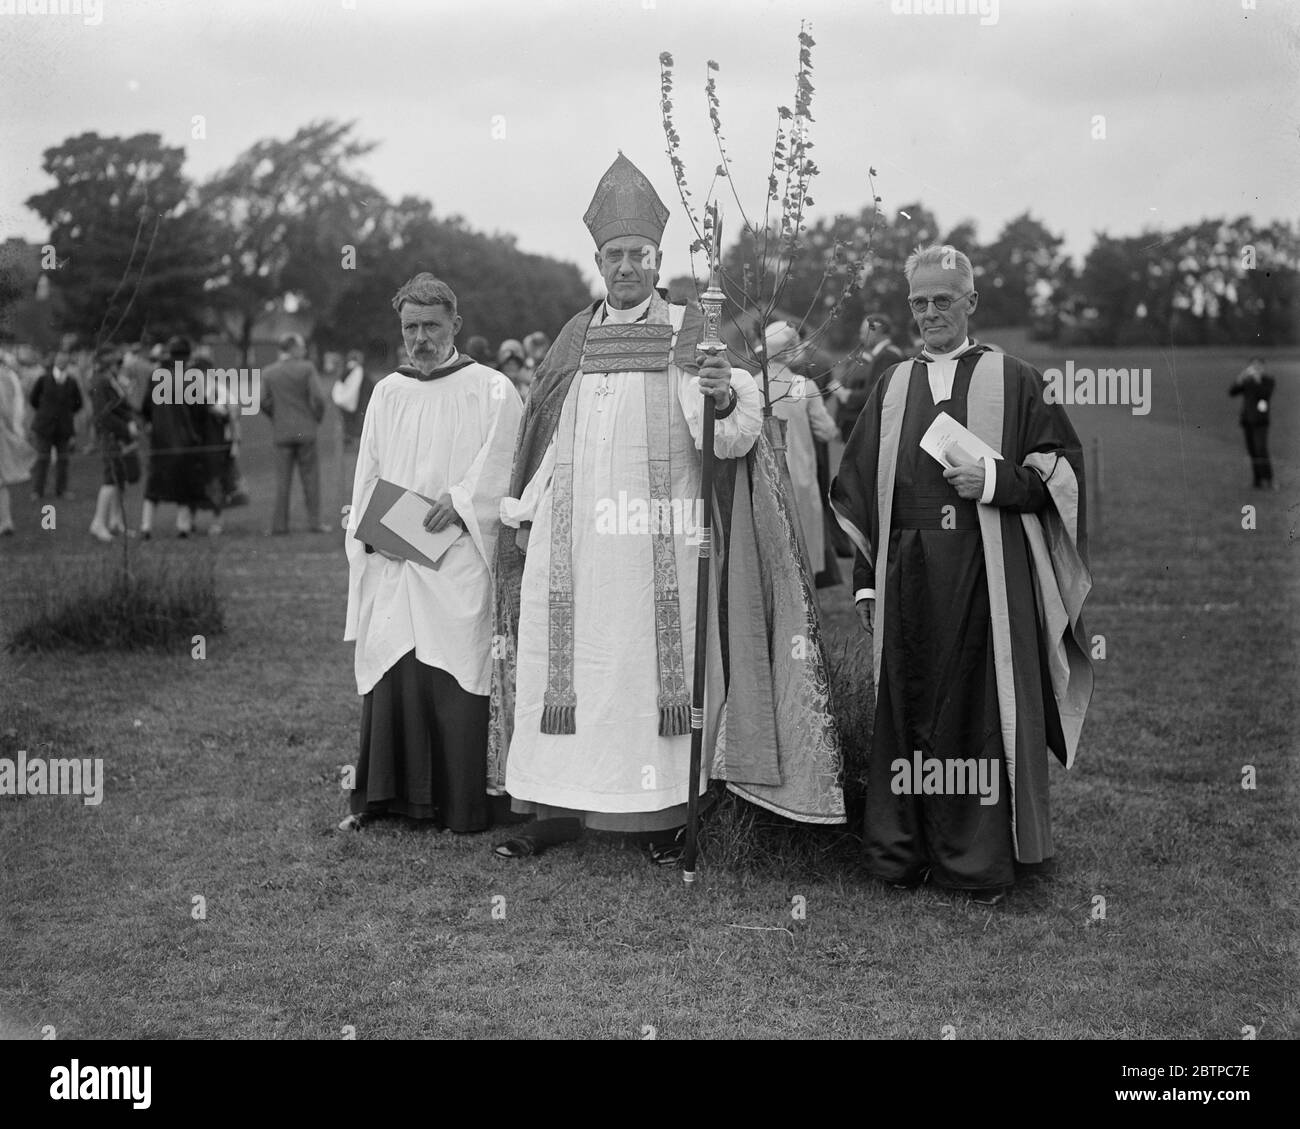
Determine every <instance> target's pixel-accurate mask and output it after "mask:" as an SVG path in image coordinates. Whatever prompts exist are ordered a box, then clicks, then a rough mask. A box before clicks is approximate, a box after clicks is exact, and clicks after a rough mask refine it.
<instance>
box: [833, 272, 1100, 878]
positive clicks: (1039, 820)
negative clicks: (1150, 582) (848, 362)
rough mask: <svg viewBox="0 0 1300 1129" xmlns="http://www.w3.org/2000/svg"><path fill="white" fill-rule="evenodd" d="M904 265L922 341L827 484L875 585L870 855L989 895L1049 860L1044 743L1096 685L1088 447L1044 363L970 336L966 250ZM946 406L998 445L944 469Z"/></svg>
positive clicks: (884, 873)
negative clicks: (1021, 869) (1090, 620)
mask: <svg viewBox="0 0 1300 1129" xmlns="http://www.w3.org/2000/svg"><path fill="white" fill-rule="evenodd" d="M905 274H906V276H907V279H908V283H909V285H910V288H911V290H910V297H909V300H910V302H911V306H912V310H913V312H914V316H915V318H916V324H917V326H918V328H919V329H920V331H921V335H922V340H923V342H924V346H925V348H924V350H923V351H922V353H921V354H920V355H919V356H918V357H917V358H915V359H914V360H911V361H904V362H902V363H900V364H897V365H895V366H893V368H891V369H890V370H889V371H888V372H887V373H886V374H885V375H884V377H883V378H882V379H881V380H880V381H879V382H878V384H877V385H876V387H875V389H874V390H873V391H872V393H871V396H870V398H869V399H868V401H867V404H866V406H865V408H864V409H863V411H862V414H861V416H860V417H859V420H858V422H857V424H856V426H855V427H854V429H853V432H852V434H851V436H850V438H849V442H848V445H847V447H846V448H845V452H844V458H843V460H842V462H841V464H840V472H839V475H838V477H837V478H836V480H835V482H834V483H833V484H832V487H831V504H832V506H833V507H834V509H835V511H836V514H837V516H838V517H839V519H840V522H841V525H842V526H843V527H844V529H845V531H846V532H847V533H848V534H849V535H850V536H851V537H852V539H853V541H854V543H855V545H856V546H857V548H858V550H859V552H860V553H861V554H862V556H863V557H864V558H865V560H866V562H867V566H868V570H867V571H868V577H869V579H870V585H869V586H865V587H862V588H860V589H859V590H858V591H857V592H856V593H855V598H856V602H857V609H858V614H859V617H860V618H861V620H862V622H863V625H864V627H865V628H866V629H867V630H868V631H870V632H871V633H872V657H873V674H874V678H875V683H876V690H877V703H876V715H875V716H876V720H875V729H874V733H873V736H872V743H871V753H870V756H869V760H868V773H867V810H866V829H865V840H866V841H865V858H866V865H867V869H868V870H869V871H870V872H871V873H872V874H874V875H876V876H877V877H879V878H881V879H884V880H886V881H888V882H890V883H893V884H895V885H900V886H911V885H915V884H918V883H920V882H922V881H925V880H926V878H927V877H928V878H929V880H930V881H933V882H935V883H936V884H938V885H940V886H943V887H947V888H951V889H957V890H962V891H966V892H967V893H969V894H970V895H971V896H972V897H974V898H976V899H978V900H980V901H988V902H993V901H997V900H1000V898H1001V897H1002V895H1003V893H1004V892H1005V889H1006V888H1007V887H1009V886H1010V885H1011V884H1012V883H1013V881H1014V879H1015V877H1016V864H1017V863H1021V864H1036V863H1042V862H1044V861H1045V860H1047V859H1049V858H1050V857H1051V856H1052V853H1053V844H1052V831H1051V820H1050V816H1049V811H1048V782H1047V762H1048V757H1047V753H1048V750H1049V749H1050V750H1051V751H1052V752H1053V753H1054V754H1055V755H1056V756H1057V758H1058V759H1060V760H1061V762H1062V763H1064V764H1065V765H1066V766H1067V767H1068V766H1069V765H1070V763H1071V762H1072V760H1073V757H1074V753H1075V750H1076V748H1077V743H1078V738H1079V732H1080V730H1081V728H1082V725H1083V718H1084V713H1085V711H1086V708H1087V704H1088V700H1089V698H1090V696H1091V692H1092V671H1091V668H1090V666H1089V663H1088V658H1087V650H1086V647H1085V645H1084V634H1083V625H1082V622H1081V620H1080V612H1081V608H1082V605H1083V601H1084V598H1085V597H1086V595H1087V593H1088V589H1089V588H1090V586H1091V579H1090V577H1089V574H1088V568H1087V558H1086V552H1087V548H1086V522H1085V518H1084V513H1085V495H1084V480H1083V459H1082V452H1081V450H1080V446H1079V440H1078V437H1077V436H1076V435H1075V432H1074V428H1073V427H1072V426H1071V424H1070V421H1069V420H1068V419H1067V418H1066V415H1065V412H1064V410H1063V409H1062V408H1061V407H1060V406H1059V405H1050V404H1047V403H1045V401H1044V398H1043V392H1042V377H1041V376H1040V374H1039V373H1038V372H1037V371H1036V370H1034V369H1033V368H1031V367H1030V366H1029V365H1027V364H1025V363H1024V362H1023V361H1019V360H1017V359H1016V358H1014V357H1009V356H1005V355H1003V354H1001V353H997V352H993V351H991V350H989V349H988V348H987V347H986V346H982V345H979V344H977V343H976V342H975V341H973V340H972V339H971V338H969V337H968V335H967V322H968V319H969V316H970V314H971V313H972V312H973V311H974V310H975V306H976V303H977V301H978V295H977V293H976V291H975V288H974V283H973V274H972V271H971V266H970V261H969V260H968V259H967V258H966V256H965V255H963V254H962V253H960V252H959V251H956V250H955V249H953V248H951V247H947V246H945V247H931V248H927V249H925V250H923V251H918V252H917V253H916V254H914V255H912V256H911V257H910V258H909V259H908V260H907V264H906V266H905ZM940 413H946V414H947V415H948V416H950V417H952V418H953V419H954V420H956V422H957V423H959V424H962V425H964V426H965V427H966V428H968V429H969V430H970V431H971V432H973V433H974V434H975V436H976V437H978V439H980V440H983V442H984V443H986V444H988V446H989V447H990V448H992V450H993V451H995V452H997V453H998V456H999V457H997V458H994V457H992V456H988V455H985V456H983V457H976V456H975V455H974V454H973V453H971V451H970V450H969V448H970V447H971V446H974V444H973V443H972V442H971V441H969V440H968V441H967V447H966V448H962V449H961V450H960V451H959V452H957V453H955V454H953V455H951V456H950V457H949V460H948V463H947V465H946V466H941V465H940V464H939V462H938V461H936V460H935V459H934V458H932V457H931V456H930V455H929V454H927V453H926V452H925V451H923V450H922V449H921V447H920V441H921V438H922V436H923V435H924V434H925V433H926V430H927V428H928V427H929V426H930V425H931V423H932V422H934V420H935V418H936V417H937V416H938V415H939V414H940Z"/></svg>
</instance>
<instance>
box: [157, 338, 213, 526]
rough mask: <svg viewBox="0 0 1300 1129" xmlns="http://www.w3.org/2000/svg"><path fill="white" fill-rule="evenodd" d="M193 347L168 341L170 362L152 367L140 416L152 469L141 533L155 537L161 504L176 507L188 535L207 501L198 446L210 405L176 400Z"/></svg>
mask: <svg viewBox="0 0 1300 1129" xmlns="http://www.w3.org/2000/svg"><path fill="white" fill-rule="evenodd" d="M193 351H194V346H193V345H192V344H191V342H190V339H189V338H188V337H173V338H171V340H169V341H168V342H167V364H160V365H159V366H158V367H157V368H155V369H154V371H153V373H152V375H151V377H150V382H149V387H148V389H147V390H146V392H145V395H144V398H143V399H142V400H141V402H140V415H141V416H142V417H143V419H144V423H145V425H146V426H147V428H148V431H149V473H148V475H147V477H146V478H145V486H144V505H143V506H141V508H140V536H141V537H143V538H144V539H145V540H146V541H147V540H148V539H149V538H151V537H152V536H153V519H154V513H155V511H156V510H157V507H158V505H159V503H162V502H169V503H172V504H174V505H175V506H176V535H177V536H178V537H181V538H186V537H188V536H189V535H190V533H191V532H192V531H193V529H194V513H195V511H196V510H197V509H198V508H199V507H200V506H203V505H205V504H206V502H207V498H208V495H207V484H206V474H207V467H206V465H205V464H204V462H203V452H202V451H200V450H198V448H199V446H200V444H201V442H202V436H203V434H204V431H205V428H206V420H205V418H204V417H205V416H206V414H207V410H208V409H207V407H206V406H205V405H203V404H186V403H184V402H183V399H182V402H180V403H176V400H177V399H178V397H177V395H176V381H175V371H176V366H177V365H178V364H179V365H180V368H181V373H182V376H183V375H184V372H185V369H186V368H187V367H189V361H190V355H191V354H192V353H193Z"/></svg>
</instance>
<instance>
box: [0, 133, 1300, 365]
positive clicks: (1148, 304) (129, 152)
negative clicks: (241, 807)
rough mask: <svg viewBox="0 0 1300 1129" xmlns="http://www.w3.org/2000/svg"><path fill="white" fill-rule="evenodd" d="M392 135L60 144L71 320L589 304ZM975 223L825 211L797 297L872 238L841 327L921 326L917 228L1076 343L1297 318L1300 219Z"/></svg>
mask: <svg viewBox="0 0 1300 1129" xmlns="http://www.w3.org/2000/svg"><path fill="white" fill-rule="evenodd" d="M374 148H375V143H374V142H370V141H366V140H363V139H361V138H358V137H357V136H355V134H354V124H353V123H343V122H337V121H331V120H326V121H318V122H312V123H310V124H308V125H306V126H304V127H302V128H301V129H299V130H298V132H297V133H296V134H295V135H294V136H293V137H291V138H289V139H288V140H277V139H266V140H262V141H258V142H257V143H256V144H254V145H252V146H251V147H250V148H249V149H247V150H246V151H245V152H244V153H242V154H240V156H238V157H237V158H236V159H235V161H234V162H233V163H232V164H231V165H230V167H229V168H227V169H224V170H222V171H220V172H218V173H217V174H215V175H214V176H212V177H211V178H209V179H208V180H207V181H205V182H203V183H195V182H194V181H192V180H191V179H190V178H189V177H187V176H186V174H185V172H184V167H183V166H184V161H185V152H184V150H183V149H182V148H180V147H178V146H169V145H164V144H163V143H162V140H161V137H160V136H159V135H158V134H155V133H142V134H137V135H136V136H134V137H101V136H99V135H98V134H97V133H93V132H89V133H83V134H81V135H80V136H77V137H70V138H68V139H67V140H65V141H63V142H62V143H61V144H59V145H56V146H53V147H52V148H50V149H47V150H46V151H45V153H44V160H43V165H42V167H43V169H44V171H45V172H46V173H47V174H49V175H50V176H51V177H52V178H53V180H54V186H53V187H52V188H50V189H48V190H47V191H45V192H42V193H38V194H37V195H34V196H32V197H30V198H29V199H28V200H27V202H26V203H27V206H28V207H30V208H32V209H33V210H34V211H35V212H36V213H37V214H38V215H39V216H40V217H41V219H42V220H43V221H44V222H45V223H46V224H47V225H48V227H49V232H50V234H49V239H48V244H47V247H48V248H50V252H51V253H50V258H51V260H52V261H51V262H48V263H43V269H45V271H46V274H47V277H50V278H53V279H54V280H55V283H56V291H57V293H55V294H54V298H55V299H57V300H56V301H53V302H52V303H51V307H50V308H51V316H52V317H53V319H54V320H55V322H56V323H57V324H56V326H55V328H57V329H58V330H60V331H61V332H65V333H70V334H74V335H76V336H77V337H78V338H80V339H81V340H82V341H83V342H84V343H87V344H97V343H100V342H104V341H112V342H124V341H135V340H140V339H142V338H145V337H150V338H153V339H156V340H157V339H162V338H164V337H166V336H168V335H170V334H172V333H189V334H196V335H197V334H203V333H212V332H219V333H221V334H222V335H223V336H224V337H225V338H226V339H228V340H229V341H230V342H231V343H232V344H234V345H235V346H236V347H237V348H238V349H239V350H240V351H241V353H242V355H243V356H244V358H245V363H247V357H248V354H249V350H250V347H251V344H252V338H253V331H254V326H255V325H256V324H257V322H258V321H259V320H260V319H261V318H262V317H263V316H265V315H266V314H267V313H269V312H271V311H272V310H274V309H275V308H277V305H278V304H279V303H280V302H281V301H282V300H283V299H284V297H285V296H286V295H292V296H293V299H294V301H296V303H297V305H298V307H299V309H300V310H302V312H303V313H305V314H306V315H307V317H308V319H309V320H310V322H311V323H312V324H313V325H314V330H313V334H312V343H313V344H314V345H315V346H317V347H319V348H320V349H323V350H324V349H346V348H361V349H363V350H365V351H366V352H367V353H368V354H369V355H370V356H371V357H372V358H373V359H374V360H376V361H379V360H384V361H391V360H392V359H393V358H394V356H395V353H394V346H395V343H396V334H395V332H390V329H391V327H392V326H393V321H392V317H391V310H390V307H389V299H390V298H391V295H392V294H393V293H394V291H396V289H397V288H398V287H399V286H400V285H401V283H402V282H404V281H405V280H406V279H407V278H409V277H410V276H411V275H412V274H414V273H415V272H416V271H418V270H433V271H434V272H435V273H437V274H438V275H439V276H440V277H442V278H444V279H445V280H446V281H447V282H448V283H449V284H450V285H451V286H452V288H453V289H454V290H455V291H456V293H457V295H458V296H459V297H460V298H461V301H462V306H461V311H460V312H461V314H462V316H463V317H464V319H465V328H464V335H465V337H468V336H470V335H473V334H481V335H483V336H484V337H486V338H488V340H489V341H492V342H498V341H500V340H502V339H503V338H507V337H519V336H521V335H522V334H524V333H527V332H529V331H531V330H534V329H541V330H543V331H544V332H546V333H547V334H548V335H550V336H552V337H553V336H554V335H555V333H556V331H557V330H558V329H559V328H560V327H561V326H562V325H563V324H564V322H565V320H566V319H567V318H568V317H570V316H571V315H572V314H573V312H574V311H575V310H576V309H578V308H579V307H580V306H582V305H583V303H585V302H586V301H588V300H589V297H590V295H589V290H588V287H587V284H586V282H585V281H584V279H583V276H582V273H581V272H580V270H579V269H578V268H577V267H576V266H575V265H573V264H571V263H564V262H559V261H557V260H555V259H551V258H548V257H546V256H541V255H532V254H526V253H525V252H523V251H521V250H520V249H519V248H518V246H517V245H516V241H515V239H514V237H513V236H511V235H503V234H491V235H489V234H485V233H483V232H479V231H475V230H474V229H473V228H471V227H470V226H469V225H468V224H467V223H466V222H465V220H464V219H463V218H462V217H460V216H449V217H439V216H437V215H436V214H435V212H434V206H433V204H432V203H431V202H430V201H428V200H424V199H421V198H419V197H416V196H405V197H403V198H402V199H400V200H397V201H392V200H389V199H387V198H386V197H385V196H384V194H383V193H382V192H380V191H379V190H378V189H377V188H376V187H375V186H374V185H373V184H371V183H370V181H369V180H368V179H367V178H366V176H365V175H364V173H363V172H362V171H361V170H360V167H359V166H360V163H361V161H362V160H363V159H364V158H365V156H366V155H367V154H368V153H370V152H371V151H372V150H373V149H374ZM977 236H978V232H977V229H976V225H975V223H974V222H973V221H970V220H965V221H962V222H960V223H958V224H957V225H956V226H955V227H953V228H950V229H948V230H947V231H945V230H944V229H943V228H942V227H941V226H940V224H939V221H938V219H937V217H936V216H935V215H934V214H933V213H932V212H931V211H930V210H929V209H928V208H926V207H925V206H924V205H923V204H921V203H919V202H917V203H912V204H908V205H905V206H904V207H902V208H899V209H898V210H897V211H896V213H895V214H894V216H893V217H892V218H890V217H888V216H886V215H884V214H883V213H881V212H880V211H878V209H877V205H875V204H872V205H870V206H868V207H866V208H864V209H863V210H862V211H861V213H860V214H859V215H857V216H840V217H836V218H834V219H821V220H818V221H817V222H816V223H815V224H812V225H810V226H809V227H808V228H807V229H806V230H805V231H802V232H801V236H800V239H799V240H798V245H797V248H796V250H795V252H794V256H795V257H794V260H793V261H792V262H791V263H790V264H789V267H790V269H789V272H788V276H787V277H786V278H785V279H784V281H783V282H782V286H783V290H782V294H781V304H782V306H783V307H784V308H786V309H788V310H790V311H791V312H792V313H793V314H794V315H796V316H798V317H806V318H807V321H808V323H809V324H810V325H814V326H815V325H817V324H819V322H820V321H822V320H824V318H825V316H826V314H827V312H828V310H829V308H830V307H831V306H832V305H833V304H834V296H833V295H834V294H835V293H838V292H839V291H840V290H841V289H842V287H840V286H839V285H827V283H828V282H834V281H837V280H835V278H834V276H835V274H836V271H837V269H838V270H839V271H841V272H842V271H846V270H849V269H853V268H850V267H849V266H848V265H847V263H845V264H844V265H842V266H840V267H838V268H837V267H836V266H835V265H834V263H835V260H836V258H837V250H838V248H839V247H841V246H848V245H860V244H861V243H862V241H863V240H864V239H866V240H868V241H869V244H870V253H869V255H868V257H867V265H866V267H865V270H864V274H863V277H862V285H861V287H860V288H858V289H857V290H856V292H855V293H853V295H852V296H851V297H850V298H849V299H848V300H847V301H846V303H845V304H844V308H843V311H842V314H841V316H840V317H838V318H837V319H836V321H835V324H833V325H830V326H828V327H827V331H826V333H825V335H824V339H823V344H824V345H825V346H827V347H828V348H831V349H838V350H845V349H848V348H850V347H851V346H852V345H853V344H854V342H855V339H856V334H857V327H858V324H859V323H860V322H861V320H862V318H863V316H865V315H866V314H867V313H869V312H874V311H883V312H886V313H888V314H890V315H891V316H892V317H893V319H894V321H895V324H896V325H899V326H906V325H909V324H910V321H911V318H910V313H909V311H908V308H907V290H906V283H905V281H904V280H903V276H902V267H903V262H904V260H905V259H906V257H907V255H908V254H909V253H910V252H911V251H912V250H913V249H914V248H915V247H917V246H923V245H926V244H929V243H951V244H952V245H954V246H956V247H959V248H961V249H962V250H964V251H966V253H967V254H968V255H970V257H971V260H972V262H973V263H974V266H975V272H976V279H975V284H976V287H977V288H978V290H979V292H980V315H979V317H980V323H981V324H982V325H984V326H987V327H994V326H998V327H1001V326H1028V327H1029V328H1030V330H1031V333H1032V335H1033V336H1034V337H1036V338H1038V339H1039V340H1045V341H1055V342H1058V343H1061V344H1064V345H1074V344H1083V345H1121V346H1126V345H1180V346H1182V345H1198V344H1250V345H1259V346H1268V345H1286V344H1294V343H1295V342H1296V341H1297V338H1298V333H1300V331H1298V326H1300V292H1298V288H1297V269H1298V268H1300V228H1297V227H1295V226H1293V225H1291V224H1290V223H1286V222H1281V221H1278V222H1274V223H1271V224H1259V223H1256V222H1254V221H1252V220H1251V219H1250V218H1249V217H1246V216H1241V217H1238V218H1236V219H1227V218H1219V219H1205V220H1201V221H1200V222H1198V223H1194V224H1189V225H1186V226H1184V227H1180V228H1178V229H1176V230H1173V231H1166V232H1148V233H1144V234H1140V235H1136V236H1112V235H1109V234H1107V233H1104V232H1101V233H1097V234H1096V236H1095V240H1094V243H1093V245H1092V247H1091V249H1090V250H1089V251H1088V253H1087V255H1086V257H1085V258H1084V261H1083V263H1082V266H1078V267H1076V265H1075V264H1074V262H1073V260H1072V259H1070V257H1069V256H1067V255H1066V254H1065V253H1064V251H1063V250H1062V247H1063V244H1064V240H1063V238H1062V237H1061V236H1060V235H1058V234H1056V233H1054V232H1052V231H1051V230H1050V229H1049V228H1048V227H1047V226H1046V225H1045V224H1044V223H1043V222H1042V221H1041V220H1039V219H1037V218H1035V217H1034V216H1033V215H1032V214H1031V213H1030V212H1025V213H1024V214H1022V215H1020V216H1017V217H1016V218H1014V219H1012V220H1011V221H1010V222H1008V223H1007V224H1005V225H1004V226H1003V228H1002V229H1001V231H1000V232H999V233H998V235H997V237H996V238H995V239H994V240H993V241H992V242H990V243H987V244H981V243H980V242H979V239H978V237H977ZM746 238H748V237H746ZM746 261H752V248H749V247H747V246H745V245H744V242H743V241H742V242H737V243H735V244H733V245H732V246H731V247H730V248H729V249H728V250H727V252H726V255H725V256H724V262H725V263H726V264H727V266H728V267H729V269H730V272H731V273H732V276H733V277H734V278H737V279H739V277H740V272H741V271H742V269H743V264H744V263H745V262H746ZM828 261H829V262H831V263H832V266H831V268H830V270H829V272H828V270H827V266H826V264H827V262H828ZM683 281H684V280H680V279H679V280H674V282H675V286H674V291H675V294H680V293H681V291H682V289H683V287H682V283H683ZM734 289H736V290H738V289H739V287H736V288H734ZM751 293H752V292H751ZM26 296H27V295H26V291H25V290H24V288H23V286H22V285H21V283H20V282H19V280H18V279H17V277H16V272H15V267H14V265H13V264H9V265H7V266H3V265H0V335H3V332H4V325H5V319H4V316H3V314H4V310H5V308H6V307H7V306H8V307H12V306H14V305H15V304H16V303H18V302H19V301H21V300H22V299H23V298H24V297H26ZM10 336H13V333H12V330H11V331H10Z"/></svg>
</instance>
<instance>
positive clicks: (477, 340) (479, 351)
mask: <svg viewBox="0 0 1300 1129" xmlns="http://www.w3.org/2000/svg"><path fill="white" fill-rule="evenodd" d="M465 355H466V356H467V357H473V358H474V360H475V361H476V362H477V363H478V364H480V365H487V367H488V368H492V367H493V366H492V346H490V345H489V344H488V339H487V338H486V337H482V336H480V335H479V334H477V333H476V334H475V335H474V336H473V337H471V338H470V339H469V340H468V341H466V342H465Z"/></svg>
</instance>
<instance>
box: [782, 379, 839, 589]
mask: <svg viewBox="0 0 1300 1129" xmlns="http://www.w3.org/2000/svg"><path fill="white" fill-rule="evenodd" d="M767 379H768V392H769V394H770V395H771V397H772V414H773V415H774V416H776V417H777V419H783V420H785V421H786V423H785V463H786V466H787V467H788V468H789V470H790V483H791V485H792V486H793V487H794V509H795V512H796V513H797V514H798V515H799V525H800V527H801V528H802V529H803V543H804V547H805V548H806V549H807V550H808V558H809V565H810V567H811V569H812V573H813V575H814V576H816V575H817V573H819V572H821V571H822V569H823V568H824V567H825V553H826V542H825V520H826V519H825V518H824V517H823V516H822V494H821V487H820V486H819V485H818V484H817V447H816V445H815V444H814V443H813V440H814V439H820V440H821V441H822V442H823V443H829V442H830V441H831V440H832V439H834V438H835V437H836V436H837V435H839V428H837V427H836V426H835V421H834V420H833V419H831V415H830V412H828V411H827V410H826V405H825V403H824V402H823V401H822V395H821V389H820V388H818V387H817V384H816V382H815V381H812V380H808V379H807V378H806V377H802V376H798V375H796V374H795V373H794V372H792V371H791V370H790V369H789V367H788V366H787V365H786V364H785V363H784V362H782V361H770V362H769V363H768V368H767Z"/></svg>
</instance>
